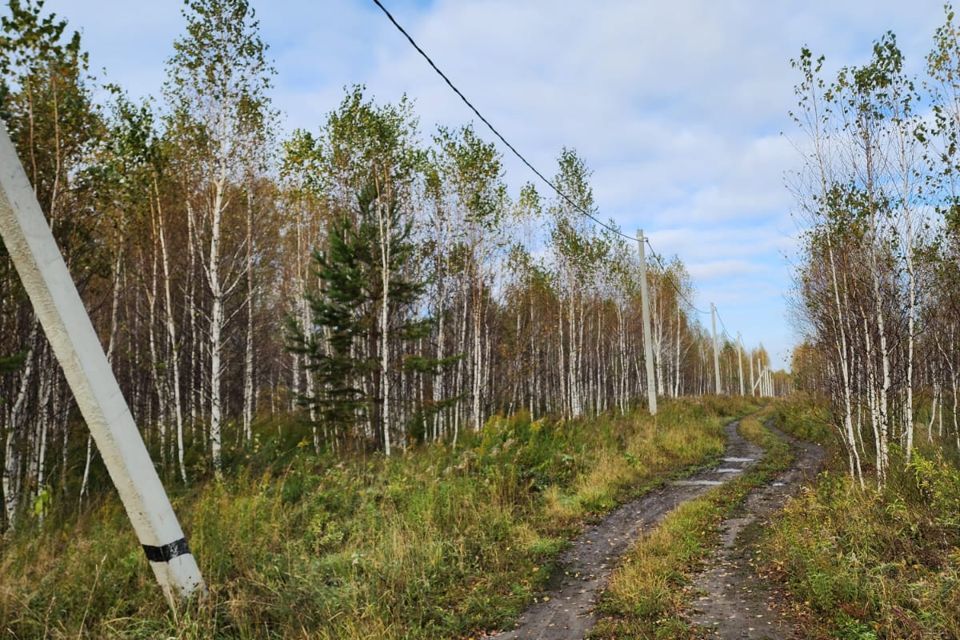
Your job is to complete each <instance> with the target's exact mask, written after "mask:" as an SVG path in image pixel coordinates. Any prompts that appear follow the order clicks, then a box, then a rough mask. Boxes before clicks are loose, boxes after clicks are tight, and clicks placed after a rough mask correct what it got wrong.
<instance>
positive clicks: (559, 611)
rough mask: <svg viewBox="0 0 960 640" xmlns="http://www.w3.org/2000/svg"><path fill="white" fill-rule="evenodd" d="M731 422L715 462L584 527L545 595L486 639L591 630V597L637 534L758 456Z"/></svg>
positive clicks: (537, 639)
mask: <svg viewBox="0 0 960 640" xmlns="http://www.w3.org/2000/svg"><path fill="white" fill-rule="evenodd" d="M737 426H738V423H737V422H732V423H730V424H728V425H727V426H726V427H725V430H726V436H727V446H726V449H725V451H724V458H723V460H722V462H721V464H720V465H719V466H718V467H716V468H714V469H710V470H708V471H703V472H700V473H698V474H696V475H694V476H692V477H690V478H688V479H686V480H678V481H675V482H671V483H670V484H668V485H666V486H664V487H661V488H660V489H657V490H654V491H652V492H650V493H648V494H647V495H645V496H643V497H642V498H639V499H637V500H634V501H632V502H628V503H626V504H624V505H623V506H621V507H619V508H618V509H616V510H615V511H613V513H611V514H610V515H609V516H607V517H606V518H604V519H603V520H602V521H600V522H599V523H597V524H595V525H591V526H589V527H588V528H587V529H585V530H584V532H583V533H582V534H581V535H580V536H579V537H578V538H577V539H576V540H575V541H574V542H573V544H572V545H571V546H570V548H568V549H567V550H566V551H565V552H564V553H563V555H562V556H561V558H560V560H559V563H560V566H561V568H562V570H561V571H560V572H559V574H558V575H557V576H555V578H554V581H553V583H552V585H551V588H550V590H549V592H548V593H547V594H546V595H545V596H544V597H543V598H542V599H541V600H540V601H539V602H537V603H536V604H534V605H533V606H531V607H530V608H529V609H527V611H526V612H524V613H523V615H521V617H520V619H519V620H518V622H517V626H516V628H515V629H513V630H512V631H505V632H501V633H498V634H496V635H493V636H487V638H491V639H492V638H496V639H498V640H513V639H515V640H579V639H580V638H583V637H584V636H585V635H586V633H587V632H588V631H589V630H590V629H591V628H592V627H593V625H594V623H595V622H596V618H595V616H594V614H593V607H594V604H595V602H596V597H597V595H598V594H599V592H600V590H601V589H602V588H603V586H604V585H605V584H606V581H607V578H608V577H609V576H610V573H611V572H612V571H613V569H614V567H615V566H616V563H617V561H618V560H619V558H620V556H622V555H623V554H624V553H625V552H626V551H627V548H628V547H629V545H630V543H632V542H633V541H634V540H636V538H637V537H638V536H639V534H640V532H641V531H642V530H644V529H648V528H650V527H652V526H654V525H656V524H657V523H658V522H660V520H662V519H663V517H664V516H665V515H666V514H668V513H669V512H670V511H672V510H673V509H674V508H676V507H677V505H679V504H681V503H682V502H685V501H687V500H690V499H692V498H696V497H697V496H700V495H702V494H704V493H706V492H707V491H709V490H710V489H711V488H713V487H715V486H718V485H720V484H723V483H724V482H726V481H727V480H729V479H731V478H733V477H736V476H737V475H738V474H740V473H742V472H743V470H744V469H745V468H747V467H749V466H750V465H751V464H753V463H754V462H755V461H756V460H757V458H759V457H760V455H762V453H763V452H762V450H761V449H760V448H759V447H758V446H756V445H754V444H752V443H750V442H748V441H747V440H745V439H744V438H743V437H741V436H740V434H739V433H738V431H737Z"/></svg>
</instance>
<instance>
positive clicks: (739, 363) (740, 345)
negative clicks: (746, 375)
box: [737, 331, 746, 396]
mask: <svg viewBox="0 0 960 640" xmlns="http://www.w3.org/2000/svg"><path fill="white" fill-rule="evenodd" d="M737 367H739V369H740V395H741V396H744V395H746V394H745V393H744V392H743V336H741V335H740V332H739V331H738V332H737Z"/></svg>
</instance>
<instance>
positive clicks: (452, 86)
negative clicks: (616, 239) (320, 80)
mask: <svg viewBox="0 0 960 640" xmlns="http://www.w3.org/2000/svg"><path fill="white" fill-rule="evenodd" d="M373 3H374V4H375V5H377V7H378V8H379V9H380V11H382V12H383V14H384V15H385V16H386V17H387V19H388V20H389V21H390V22H391V23H392V24H393V26H394V27H395V28H396V29H397V31H399V32H400V33H401V34H402V35H403V37H404V38H406V39H407V42H409V43H410V45H411V46H412V47H413V48H414V49H415V50H416V51H417V53H419V54H420V56H421V57H422V58H423V59H424V60H426V62H427V64H429V65H430V67H431V68H432V69H433V70H434V71H435V72H436V73H437V75H439V76H440V78H442V79H443V81H444V82H445V83H446V84H447V86H448V87H450V89H451V90H452V91H453V92H454V93H455V94H457V97H459V98H460V100H461V101H462V102H463V103H464V104H465V105H467V107H468V108H469V109H470V111H472V112H473V113H474V115H476V116H477V118H479V119H480V121H481V122H482V123H483V124H484V125H486V127H487V128H488V129H489V130H490V131H491V132H492V133H493V135H495V136H496V137H497V139H499V140H500V142H502V143H503V144H504V146H506V148H507V149H509V150H510V152H511V153H513V155H515V156H516V157H517V158H518V159H519V160H520V162H522V163H523V164H524V165H526V167H527V168H528V169H530V171H532V172H533V173H534V175H536V176H537V177H538V178H540V180H542V181H543V183H544V184H546V185H547V186H548V187H550V189H551V190H552V191H553V192H554V193H556V194H557V195H558V196H559V197H560V198H561V199H562V200H563V201H564V202H566V203H567V204H569V205H570V206H571V207H573V208H574V209H575V210H576V211H578V212H579V213H581V214H583V215H584V216H586V217H587V218H589V219H590V220H592V221H593V222H594V223H596V224H598V225H600V226H601V227H603V228H604V229H606V230H607V231H610V232H611V233H614V234H616V235H618V236H620V237H622V238H624V239H626V240H634V241H636V240H637V238H636V237H634V236H630V235H628V234H626V233H624V232H623V231H621V230H620V229H619V228H617V227H616V226H614V225H613V224H608V223H606V222H604V221H603V220H601V219H600V218H598V217H597V216H596V215H594V213H593V212H591V211H589V210H588V209H586V208H585V207H583V206H581V205H580V204H578V203H577V202H576V201H575V200H574V199H573V198H571V197H570V196H568V195H567V194H566V193H564V192H563V190H562V189H560V187H558V186H557V185H556V184H555V183H554V182H553V181H552V180H550V179H549V178H547V176H546V175H544V174H543V172H541V171H540V170H539V169H537V168H536V167H535V166H534V165H533V163H532V162H530V161H529V160H528V159H527V158H526V156H524V155H523V154H522V153H520V151H519V150H517V148H516V147H515V146H513V144H511V143H510V141H509V140H507V138H506V137H505V136H504V135H503V134H502V133H500V131H499V130H498V129H497V128H496V127H494V126H493V124H491V122H490V121H489V120H487V118H486V117H484V115H483V114H482V113H480V110H479V109H477V107H475V106H474V105H473V103H472V102H470V100H469V99H468V98H467V97H466V96H465V95H464V94H463V92H462V91H460V89H458V88H457V86H456V85H455V84H454V83H453V81H452V80H450V78H449V76H447V74H445V73H444V72H443V71H442V70H441V69H440V67H439V66H437V64H436V63H435V62H434V61H433V59H432V58H431V57H430V56H429V55H428V54H427V52H426V51H424V50H423V48H422V47H420V45H419V44H417V41H416V40H414V38H413V36H411V35H410V34H409V33H408V32H407V30H406V29H404V28H403V26H402V25H401V24H400V23H399V22H397V19H396V18H394V17H393V14H392V13H390V11H389V10H388V9H387V8H386V7H385V6H384V5H383V3H382V2H381V1H380V0H373ZM644 241H645V242H646V243H647V246H648V247H650V252H651V253H652V254H653V257H654V259H655V260H656V261H657V262H658V263H659V264H660V267H661V268H662V269H664V271H666V265H664V263H663V260H662V259H661V257H660V255H659V254H658V253H657V252H656V251H655V250H654V248H653V245H652V244H650V240H649V239H648V238H646V237H644ZM667 280H668V281H669V282H670V285H671V286H672V287H673V289H674V290H675V291H676V293H677V295H678V296H680V298H682V299H683V300H684V301H685V302H686V303H687V304H688V305H689V306H690V308H691V309H692V310H693V311H695V312H697V313H700V314H704V315H706V314H708V313H710V312H709V311H704V310H703V309H700V308H699V307H697V306H696V305H695V304H694V303H693V301H692V300H690V299H689V298H688V297H687V295H686V294H685V293H684V292H683V291H682V290H681V289H680V287H679V286H678V285H677V283H676V282H674V281H673V279H672V278H667ZM714 308H716V305H714ZM719 316H720V312H719V311H718V312H717V317H719ZM720 324H721V326H722V325H723V320H722V319H721V320H720ZM724 333H726V334H727V337H728V338H729V333H727V331H726V327H724Z"/></svg>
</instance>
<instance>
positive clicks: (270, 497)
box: [0, 399, 750, 640]
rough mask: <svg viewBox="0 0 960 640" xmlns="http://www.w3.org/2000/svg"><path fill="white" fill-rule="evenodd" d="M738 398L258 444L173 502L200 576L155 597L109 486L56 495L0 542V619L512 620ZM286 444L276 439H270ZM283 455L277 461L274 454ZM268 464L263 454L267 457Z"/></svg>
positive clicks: (421, 627) (113, 632)
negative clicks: (179, 593)
mask: <svg viewBox="0 0 960 640" xmlns="http://www.w3.org/2000/svg"><path fill="white" fill-rule="evenodd" d="M749 410H750V407H748V406H747V405H745V404H744V403H742V402H737V401H732V400H728V399H707V400H705V401H701V402H698V403H695V402H673V403H667V404H666V405H665V406H664V407H663V408H662V410H661V414H660V416H658V419H657V423H656V424H654V422H653V421H652V420H651V419H650V418H648V417H645V416H643V415H641V414H640V413H636V414H632V415H629V416H626V417H616V418H614V417H603V418H599V419H596V420H590V421H582V422H569V423H559V422H553V421H549V420H538V421H533V420H530V419H529V417H527V416H524V415H519V416H515V417H512V418H509V419H505V418H494V419H491V420H490V421H489V422H488V424H487V425H486V426H485V427H484V429H483V430H482V432H481V433H479V434H471V435H469V436H467V437H466V438H465V439H464V441H463V442H462V443H461V446H459V447H458V448H456V449H453V448H451V447H449V446H447V445H428V446H420V447H416V448H413V449H411V450H410V451H408V452H407V453H406V454H404V455H400V456H395V457H393V458H391V459H385V458H384V457H382V456H379V455H374V456H363V455H348V456H343V457H336V456H333V455H325V456H321V457H315V456H312V455H310V454H308V453H307V451H306V450H305V449H300V450H299V453H293V454H290V453H289V451H288V452H287V453H285V454H283V455H281V453H280V452H279V449H278V447H279V445H277V444H276V443H274V442H273V440H271V434H283V433H287V432H288V431H289V430H288V431H287V432H285V431H284V429H285V427H283V426H282V425H276V424H271V425H261V427H260V430H259V436H260V440H259V441H260V442H261V443H262V444H260V445H258V447H257V449H256V450H255V451H252V452H250V453H249V455H247V456H246V457H244V458H243V459H239V458H238V459H237V460H235V461H234V468H233V469H232V471H231V473H228V474H227V476H226V479H225V480H224V481H222V482H219V483H217V482H204V483H198V484H197V485H195V486H193V487H192V488H191V489H189V490H186V491H182V492H181V493H180V494H179V495H176V496H175V497H174V503H175V508H176V510H177V512H178V514H180V516H181V518H182V520H183V524H184V528H185V530H186V531H187V532H188V534H189V536H190V544H191V547H192V549H193V551H194V552H195V554H196V556H197V558H198V561H199V563H200V566H201V570H202V572H203V574H204V576H205V578H206V580H207V582H208V585H209V587H210V591H209V595H208V597H207V598H206V599H205V600H204V601H202V602H196V603H193V604H191V605H190V606H189V607H187V608H186V609H185V610H183V611H181V612H180V613H179V616H178V619H176V620H175V619H174V616H173V615H172V614H171V613H169V611H168V610H167V608H166V606H165V604H164V602H163V600H162V598H161V595H160V592H159V589H158V587H157V586H156V585H155V583H154V581H153V577H152V575H151V573H150V570H149V568H148V566H147V562H146V560H145V558H144V557H143V553H142V551H141V550H140V548H139V546H138V545H137V542H136V540H135V538H134V536H133V534H132V531H131V529H130V526H129V523H128V521H127V519H126V516H125V514H124V513H123V510H122V508H121V507H120V505H119V503H118V501H117V500H116V499H115V498H114V497H113V495H112V493H111V494H108V495H107V497H104V498H101V499H100V501H99V502H98V503H97V504H95V505H94V506H92V507H90V508H88V509H87V510H85V511H84V512H83V513H82V514H80V515H79V516H77V515H76V514H71V513H70V512H69V510H67V509H61V510H59V511H58V510H57V509H54V511H53V512H52V514H51V515H50V516H49V517H48V518H47V520H46V522H45V523H44V524H43V525H42V526H40V525H39V524H32V525H28V526H25V527H23V528H22V529H21V530H20V531H19V532H18V533H17V535H15V536H13V537H12V539H10V540H8V541H6V542H5V543H3V546H2V547H0V629H2V630H3V631H2V632H3V634H5V635H6V636H9V637H13V638H34V637H53V638H65V637H71V638H77V637H80V638H84V637H89V638H104V637H123V638H158V637H163V638H321V639H323V638H330V639H333V638H336V639H338V640H339V639H353V638H357V639H359V638H364V639H371V638H410V639H420V638H422V639H431V640H432V639H436V638H455V637H462V636H464V635H466V634H468V633H471V632H476V631H478V630H483V629H492V628H495V627H502V626H504V625H507V624H509V623H510V622H511V621H512V620H513V619H514V618H515V617H516V615H518V613H519V612H520V611H522V609H523V608H524V607H525V606H526V605H527V604H528V603H529V602H531V600H532V599H533V597H534V596H535V595H536V594H537V593H538V591H539V590H540V589H542V588H543V586H544V584H545V582H546V580H547V579H548V576H549V575H550V571H551V568H552V564H551V563H552V561H553V560H554V558H555V556H556V554H557V553H558V552H559V551H560V550H561V549H562V548H563V547H564V545H565V541H566V540H568V539H569V538H570V537H571V536H572V535H573V534H574V533H575V532H576V531H577V530H578V529H579V527H580V526H582V524H583V523H584V522H585V521H587V520H589V519H591V518H595V517H597V516H598V514H601V513H603V512H605V511H607V510H609V509H610V508H612V507H613V506H615V505H616V504H617V503H618V502H620V501H622V500H624V499H627V498H629V497H631V496H634V495H637V494H638V493H640V492H642V491H644V490H647V489H649V488H650V487H651V486H653V485H655V484H656V483H657V482H659V481H662V479H663V478H665V477H667V476H669V475H671V474H676V473H678V472H679V471H680V470H682V469H687V468H690V467H691V466H695V465H701V464H704V463H706V462H708V461H710V460H713V459H716V457H717V456H718V455H719V453H720V452H721V451H722V448H723V437H722V428H721V425H722V424H723V423H724V422H725V421H726V420H727V419H729V417H731V416H734V415H739V414H742V413H745V412H747V411H749ZM285 451H286V450H285ZM278 460H279V461H282V462H283V464H282V465H278V464H277V461H278ZM264 461H267V462H264Z"/></svg>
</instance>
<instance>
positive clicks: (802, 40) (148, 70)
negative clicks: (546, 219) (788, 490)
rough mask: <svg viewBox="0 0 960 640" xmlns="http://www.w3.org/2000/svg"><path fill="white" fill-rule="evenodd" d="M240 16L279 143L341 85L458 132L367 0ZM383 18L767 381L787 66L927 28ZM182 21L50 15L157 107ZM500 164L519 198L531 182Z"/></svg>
mask: <svg viewBox="0 0 960 640" xmlns="http://www.w3.org/2000/svg"><path fill="white" fill-rule="evenodd" d="M250 1H251V4H252V5H253V6H254V8H255V9H256V11H257V15H258V17H259V19H260V23H261V27H262V35H263V38H264V40H265V41H266V42H267V43H268V44H269V45H270V56H271V57H272V59H273V61H274V66H275V68H276V70H277V76H276V78H275V88H274V91H273V99H274V103H275V105H276V107H277V108H278V109H280V111H281V112H282V113H283V114H284V118H283V127H284V129H285V130H286V131H292V130H293V129H295V128H306V129H310V130H317V129H318V128H319V127H320V125H321V124H322V122H323V121H324V119H325V116H326V114H328V113H329V112H330V111H331V110H332V109H334V108H335V107H336V106H337V105H338V103H339V102H340V99H341V97H342V95H343V88H344V87H345V86H349V85H353V84H364V85H366V87H367V89H368V92H369V93H370V94H372V95H373V96H374V97H375V98H376V99H377V100H381V101H392V100H396V99H398V98H399V97H400V96H401V95H403V94H407V95H408V96H409V97H410V98H412V99H413V100H414V102H415V106H416V111H417V114H418V115H419V117H420V124H421V129H422V130H423V131H424V132H425V133H426V134H429V133H430V132H431V131H432V130H433V129H434V127H435V126H436V125H446V126H458V125H461V124H465V123H467V122H470V121H471V120H472V118H471V116H472V115H473V114H472V113H470V112H469V111H468V110H467V107H466V106H465V105H463V104H462V103H461V102H460V101H459V99H458V98H457V97H456V96H455V95H454V94H453V93H452V92H451V91H450V90H449V89H448V88H447V87H446V85H444V84H443V82H442V80H441V79H440V78H439V77H438V76H436V75H435V74H434V72H433V71H432V70H431V69H430V68H429V67H428V66H427V65H426V63H425V62H424V61H423V60H422V59H421V58H420V57H419V56H418V54H417V53H416V52H415V51H414V50H413V49H412V48H411V47H410V46H409V44H408V43H407V42H406V40H404V39H403V38H402V36H401V35H400V34H399V33H398V32H397V31H395V30H394V28H393V26H392V25H391V24H390V23H389V22H388V21H387V20H386V18H385V17H384V16H383V14H381V13H380V12H379V10H378V9H377V8H376V6H375V5H374V4H373V3H372V2H371V1H370V0H273V1H268V0H250ZM383 2H384V4H385V5H386V6H387V7H388V8H389V9H390V11H391V12H392V13H393V14H394V16H395V17H396V18H397V19H398V20H399V21H400V23H401V24H403V25H404V26H405V28H406V29H407V31H409V32H410V33H411V35H412V36H413V37H414V38H415V39H416V40H417V41H418V42H419V44H420V45H421V46H422V47H423V48H424V49H425V50H426V51H427V53H428V54H429V55H430V56H431V57H432V58H433V59H434V61H435V62H436V63H437V64H438V65H439V66H440V68H441V69H443V70H444V71H445V72H446V73H447V75H448V76H450V78H451V79H452V80H453V81H454V83H455V84H457V85H458V86H459V88H460V89H461V90H462V91H463V92H464V93H465V94H466V95H467V97H468V98H470V100H471V101H472V102H473V103H474V104H475V105H476V106H477V107H478V108H479V109H480V111H481V112H482V113H483V114H484V115H485V116H486V117H487V118H488V119H489V120H490V121H491V122H492V123H493V124H494V125H495V126H496V127H497V128H498V129H499V130H500V131H501V132H502V133H503V134H504V135H505V136H506V137H507V139H509V140H510V141H511V142H512V143H513V144H514V145H515V146H516V147H517V148H518V149H520V150H521V152H522V153H524V154H525V155H526V156H527V157H528V158H529V159H530V160H531V161H532V162H533V164H534V165H535V166H537V167H538V168H540V169H541V171H543V172H544V173H545V174H547V175H552V174H553V173H554V170H555V159H556V157H557V155H558V154H559V152H560V151H561V149H562V148H563V147H569V148H573V149H576V150H577V152H578V153H579V154H580V155H581V156H582V157H583V158H584V159H585V161H586V162H587V164H588V165H589V167H590V168H591V169H592V170H593V188H594V195H595V198H596V202H597V205H598V209H599V213H600V216H601V217H602V218H604V219H607V218H612V219H613V220H615V221H616V222H617V223H618V224H619V225H621V226H622V227H623V228H624V230H625V231H628V232H630V233H631V234H632V233H633V232H634V231H635V230H636V229H638V228H642V229H643V230H644V232H645V233H646V234H647V235H648V237H649V238H650V242H651V244H652V246H653V247H654V248H655V249H656V251H657V252H659V253H661V254H663V255H665V256H671V255H673V254H676V255H678V256H679V257H680V258H681V259H682V260H683V261H684V263H685V264H686V265H687V268H688V270H689V272H690V274H691V276H692V278H693V282H694V285H695V287H696V292H697V293H696V298H695V300H694V302H695V303H696V305H697V306H698V307H699V308H701V309H709V305H710V303H711V302H714V303H716V305H717V308H718V309H719V313H720V318H721V321H722V326H724V327H726V329H727V330H728V331H729V333H730V334H731V335H735V334H736V333H737V332H741V333H742V334H743V340H744V343H745V345H746V346H748V347H749V346H753V345H756V344H758V343H763V345H764V346H765V347H767V349H768V351H769V352H770V354H771V356H772V357H773V360H774V363H775V365H779V366H786V365H787V364H788V362H789V355H790V351H791V349H792V346H793V345H794V344H795V343H796V341H797V336H796V332H795V329H794V328H793V326H792V323H791V321H790V319H789V313H788V307H789V303H788V296H789V291H790V289H791V286H792V276H791V274H792V267H791V264H792V263H793V262H794V261H795V252H796V248H797V237H798V235H799V231H800V229H799V227H798V224H797V222H796V221H795V219H794V217H793V216H792V209H793V202H792V196H791V195H790V193H789V191H788V190H787V188H786V187H785V186H784V178H785V175H789V173H790V172H791V171H795V170H796V168H797V167H798V166H799V163H800V155H799V153H798V151H797V149H796V145H798V144H802V140H801V139H800V138H799V133H798V132H797V131H795V130H794V128H793V126H792V123H791V121H790V118H789V115H788V112H789V110H790V109H791V107H792V106H793V105H794V102H795V100H794V96H793V85H794V83H795V81H796V79H797V76H796V74H795V73H794V72H793V71H792V69H791V68H790V59H791V58H794V57H796V56H797V55H798V53H799V51H800V48H801V47H802V46H804V45H806V46H809V47H810V48H811V49H813V51H814V52H816V53H822V54H824V55H825V56H826V58H827V63H828V67H829V68H831V69H836V68H839V67H841V66H845V65H855V64H860V63H863V62H865V61H866V60H867V59H868V58H869V54H870V50H871V46H872V43H873V41H874V40H875V39H877V38H878V37H880V36H881V35H882V34H883V33H885V32H886V31H893V32H894V33H896V35H897V38H898V41H899V43H900V46H901V48H902V50H903V52H904V54H905V56H906V60H907V66H908V69H911V70H914V71H921V70H922V68H923V63H924V57H925V55H926V53H927V51H928V49H929V48H930V46H931V42H932V34H933V31H934V29H935V28H936V27H937V25H938V24H940V23H941V22H942V20H943V3H942V2H941V1H940V0H919V1H912V2H903V1H902V0H873V1H869V0H849V1H845V0H809V1H807V2H775V1H766V0H753V1H746V0H720V1H718V0H670V1H669V2H667V1H664V0H580V1H577V2H573V1H567V0H433V1H427V0H417V1H413V0H383ZM182 6H183V4H182V2H180V1H179V0H153V1H150V2H145V1H131V0H47V2H46V8H47V9H48V10H51V11H54V12H55V13H57V14H58V15H60V16H61V17H64V18H66V19H67V20H68V22H69V24H70V27H71V28H72V29H76V30H79V31H80V32H81V34H82V36H83V42H84V47H85V48H86V49H87V50H88V51H89V52H90V62H91V68H92V69H93V70H94V71H95V73H96V74H97V75H98V77H100V78H101V79H102V80H107V81H111V82H117V83H119V84H120V85H121V86H123V87H125V88H126V89H127V90H128V91H129V92H130V93H131V95H133V96H147V95H157V94H159V91H160V87H161V85H162V83H163V79H164V64H165V61H166V60H167V59H168V58H169V57H170V55H171V53H172V43H173V41H174V39H175V38H177V37H178V36H179V35H180V34H181V33H182V31H183V27H184V19H183V17H182V15H181V8H182ZM475 125H476V126H477V128H478V130H479V129H480V128H481V127H482V124H480V123H475ZM491 139H492V136H491ZM502 151H503V152H504V153H505V158H504V159H505V167H506V175H505V179H506V181H507V183H508V184H509V185H510V188H511V191H512V192H514V193H516V192H517V191H518V190H519V188H520V187H521V186H522V185H523V184H524V183H526V182H528V181H533V180H535V177H534V176H533V175H532V174H531V173H530V172H529V170H528V169H526V168H525V167H523V166H522V165H521V164H520V163H519V161H516V160H515V159H513V158H512V157H507V156H506V154H507V153H508V152H507V150H506V149H502ZM541 186H543V185H541ZM541 192H542V193H543V192H545V187H544V188H542V189H541ZM701 321H702V322H703V323H704V325H705V326H707V327H709V326H710V324H709V323H710V318H709V315H707V316H702V317H701Z"/></svg>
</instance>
